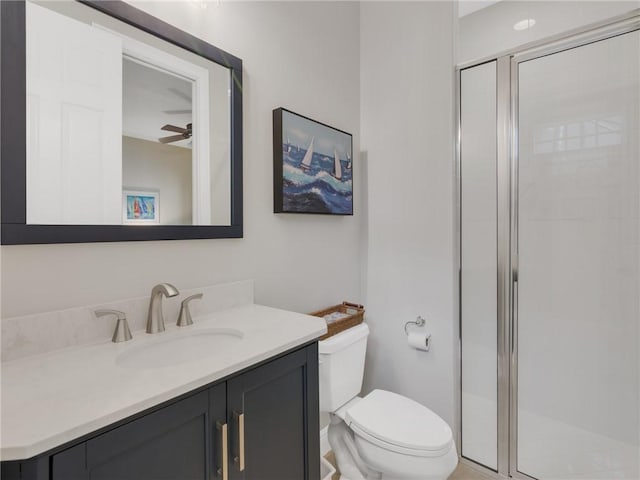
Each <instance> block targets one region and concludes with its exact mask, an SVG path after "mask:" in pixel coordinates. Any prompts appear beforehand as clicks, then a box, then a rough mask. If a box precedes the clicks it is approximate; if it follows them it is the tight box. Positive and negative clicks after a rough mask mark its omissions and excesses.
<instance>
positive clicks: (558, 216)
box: [511, 31, 640, 480]
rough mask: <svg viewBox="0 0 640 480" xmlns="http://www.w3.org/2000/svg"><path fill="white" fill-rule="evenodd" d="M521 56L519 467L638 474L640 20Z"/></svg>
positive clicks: (542, 475)
mask: <svg viewBox="0 0 640 480" xmlns="http://www.w3.org/2000/svg"><path fill="white" fill-rule="evenodd" d="M513 64H514V71H513V74H514V75H513V79H514V85H513V88H514V94H516V95H517V97H516V101H515V102H514V104H515V107H516V110H515V112H516V119H517V124H516V126H517V131H516V139H517V144H516V149H515V150H516V153H517V163H516V164H514V165H515V167H516V169H515V170H514V173H515V174H516V175H515V176H514V179H515V185H514V187H515V190H514V193H515V194H514V198H515V200H516V201H515V202H514V205H513V206H514V217H513V218H514V227H515V228H514V237H515V238H513V242H512V244H513V247H514V248H513V253H514V255H513V258H517V262H516V265H517V278H516V279H514V280H516V283H515V284H514V285H515V289H514V313H515V318H514V325H515V329H516V330H515V332H514V333H515V337H514V340H515V341H514V346H513V347H514V349H515V351H514V358H515V360H516V368H514V372H513V377H512V379H513V396H514V398H513V401H514V404H515V405H517V407H516V408H515V409H514V410H513V414H514V415H515V418H512V419H511V420H512V422H513V430H512V434H513V436H514V437H515V442H513V446H514V447H517V448H514V450H516V452H513V453H514V454H515V455H516V457H517V463H516V465H515V466H516V467H517V468H516V469H514V468H512V473H515V472H513V470H516V471H517V472H521V473H524V474H526V475H528V476H531V477H535V478H538V479H567V478H572V479H574V478H575V479H578V478H580V479H603V480H605V479H606V480H609V479H614V478H625V479H638V478H640V468H639V465H638V462H639V461H640V450H639V432H640V397H639V395H640V367H639V363H640V357H639V352H638V349H639V343H640V342H639V335H640V329H639V323H640V320H639V319H640V303H639V302H640V283H639V275H638V272H639V268H640V223H639V218H640V217H639V214H640V141H639V137H640V123H639V115H640V32H638V31H634V32H630V33H626V34H623V35H618V36H615V37H612V38H608V39H604V40H600V41H595V42H593V43H589V44H586V45H582V46H579V47H576V48H571V49H567V50H564V51H560V52H557V53H553V54H549V55H544V56H535V57H532V56H526V55H523V56H522V57H518V56H515V58H514V60H513ZM516 402H517V403H516ZM512 460H513V459H512Z"/></svg>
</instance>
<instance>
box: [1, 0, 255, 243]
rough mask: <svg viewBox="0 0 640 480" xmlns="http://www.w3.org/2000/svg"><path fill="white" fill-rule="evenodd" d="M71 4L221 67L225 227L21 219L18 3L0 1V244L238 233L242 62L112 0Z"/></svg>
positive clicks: (21, 35) (21, 34)
mask: <svg viewBox="0 0 640 480" xmlns="http://www.w3.org/2000/svg"><path fill="white" fill-rule="evenodd" d="M79 3H82V4H84V5H87V6H89V7H91V8H94V9H96V10H98V11H100V12H102V13H104V14H107V15H109V16H111V17H114V18H116V19H118V20H121V21H123V22H124V23H127V24H129V25H131V26H133V27H135V28H138V29H140V30H142V31H144V32H147V33H149V34H151V35H154V36H156V37H158V38H160V39H163V40H165V41H167V42H169V43H172V44H174V45H176V46H178V47H181V48H184V49H185V50H188V51H190V52H193V53H195V54H197V55H200V56H202V57H204V58H206V59H208V60H211V61H212V62H215V63H217V64H219V65H222V66H224V67H226V68H228V69H229V75H230V77H231V81H230V88H231V91H230V95H231V217H230V219H231V222H230V225H145V226H144V227H140V226H135V225H32V224H27V223H26V200H27V191H26V131H25V125H26V107H25V106H26V58H25V57H26V46H25V39H26V35H25V1H24V0H15V1H10V2H4V1H2V2H0V105H1V109H0V138H1V140H2V141H1V142H0V176H1V183H0V188H1V192H0V200H1V202H2V203H1V206H0V217H1V224H2V227H1V230H0V242H1V243H2V244H3V245H24V244H50V243H89V242H123V241H145V240H185V239H209V238H242V236H243V223H242V222H243V194H242V155H243V152H242V123H243V122H242V60H241V59H240V58H238V57H235V56H233V55H231V54H229V53H227V52H225V51H223V50H221V49H219V48H217V47H215V46H213V45H210V44H208V43H206V42H204V41H203V40H201V39H199V38H197V37H195V36H193V35H191V34H189V33H186V32H183V31H182V30H179V29H178V28H176V27H174V26H172V25H170V24H168V23H165V22H163V21H161V20H159V19H157V18H155V17H153V16H151V15H149V14H147V13H145V12H143V11H141V10H138V9H137V8H135V7H132V6H131V5H128V4H127V3H125V2H123V1H120V0H81V1H80V2H79Z"/></svg>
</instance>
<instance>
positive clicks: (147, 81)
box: [122, 58, 192, 148]
mask: <svg viewBox="0 0 640 480" xmlns="http://www.w3.org/2000/svg"><path fill="white" fill-rule="evenodd" d="M122 77H123V86H122V117H123V118H122V133H123V135H126V136H129V137H134V138H141V139H144V140H151V141H157V140H158V138H160V137H167V136H169V135H176V134H175V133H173V132H167V131H164V130H161V128H162V126H164V125H166V124H171V125H175V126H177V127H182V128H184V127H185V126H186V125H187V123H190V122H191V118H192V115H191V113H168V112H170V111H172V110H191V98H192V93H191V90H192V82H191V81H189V80H186V79H184V78H180V77H177V76H175V75H173V74H170V73H167V72H164V71H161V70H157V69H155V68H151V67H149V66H146V65H142V64H140V63H137V62H134V61H132V60H129V59H126V58H125V59H124V60H123V65H122ZM190 143H191V142H190V140H181V141H178V142H173V143H170V144H169V145H173V146H177V147H186V148H191V145H190Z"/></svg>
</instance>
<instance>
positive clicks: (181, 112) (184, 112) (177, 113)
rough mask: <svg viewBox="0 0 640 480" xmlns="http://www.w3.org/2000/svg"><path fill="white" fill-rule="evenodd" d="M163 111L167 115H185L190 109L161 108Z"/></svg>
mask: <svg viewBox="0 0 640 480" xmlns="http://www.w3.org/2000/svg"><path fill="white" fill-rule="evenodd" d="M163 113H166V114H167V115H187V114H189V113H192V111H191V109H189V110H163Z"/></svg>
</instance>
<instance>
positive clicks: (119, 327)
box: [93, 309, 133, 343]
mask: <svg viewBox="0 0 640 480" xmlns="http://www.w3.org/2000/svg"><path fill="white" fill-rule="evenodd" d="M93 313H94V314H95V316H96V318H99V317H104V316H105V315H115V316H116V318H117V319H118V321H117V322H116V329H115V330H114V331H113V337H112V338H111V341H112V342H113V343H119V342H126V341H128V340H131V339H132V338H133V337H132V336H131V330H129V322H127V314H126V313H124V312H121V311H120V310H110V309H102V310H96V311H95V312H93Z"/></svg>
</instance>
